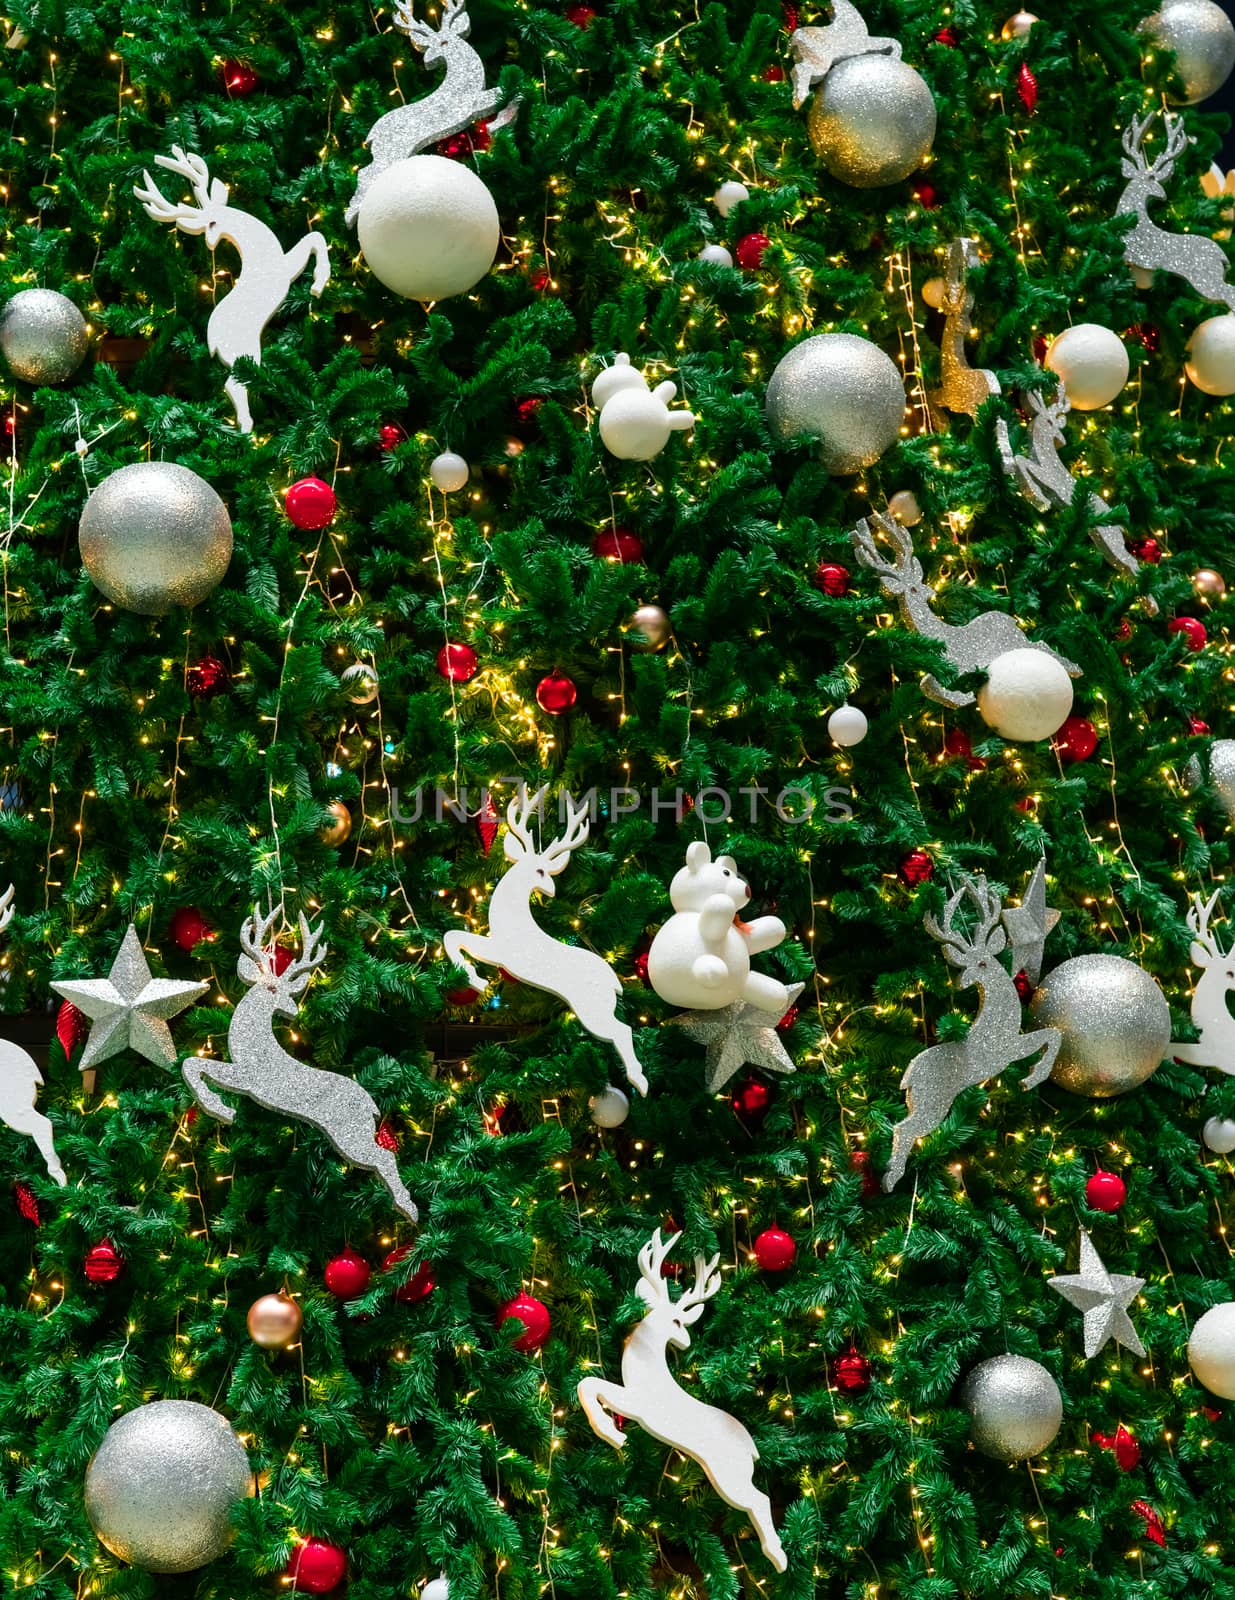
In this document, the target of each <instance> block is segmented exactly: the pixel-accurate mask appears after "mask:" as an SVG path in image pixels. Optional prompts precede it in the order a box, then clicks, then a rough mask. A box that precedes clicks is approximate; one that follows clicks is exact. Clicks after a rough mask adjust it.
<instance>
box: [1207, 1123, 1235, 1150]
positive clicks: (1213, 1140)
mask: <svg viewBox="0 0 1235 1600" xmlns="http://www.w3.org/2000/svg"><path fill="white" fill-rule="evenodd" d="M1201 1138H1202V1139H1204V1141H1205V1145H1206V1148H1207V1149H1209V1150H1212V1151H1214V1153H1215V1154H1216V1155H1220V1156H1229V1155H1230V1153H1231V1151H1232V1150H1235V1122H1232V1121H1231V1119H1230V1117H1210V1119H1209V1120H1208V1122H1206V1124H1205V1126H1204V1127H1203V1128H1202V1129H1201Z"/></svg>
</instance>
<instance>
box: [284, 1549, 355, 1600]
mask: <svg viewBox="0 0 1235 1600" xmlns="http://www.w3.org/2000/svg"><path fill="white" fill-rule="evenodd" d="M346 1571H347V1554H346V1552H345V1551H343V1550H340V1548H339V1546H338V1545H337V1544H331V1543H330V1542H329V1540H327V1539H306V1540H305V1541H304V1542H303V1544H298V1545H297V1546H296V1548H295V1549H294V1550H293V1551H292V1554H291V1558H290V1560H289V1561H288V1563H287V1576H288V1577H289V1578H290V1579H291V1581H292V1588H293V1589H301V1590H303V1591H304V1592H305V1593H306V1594H328V1593H329V1592H330V1590H331V1589H334V1588H337V1587H338V1585H339V1584H340V1583H342V1581H343V1574H344V1573H345V1572H346Z"/></svg>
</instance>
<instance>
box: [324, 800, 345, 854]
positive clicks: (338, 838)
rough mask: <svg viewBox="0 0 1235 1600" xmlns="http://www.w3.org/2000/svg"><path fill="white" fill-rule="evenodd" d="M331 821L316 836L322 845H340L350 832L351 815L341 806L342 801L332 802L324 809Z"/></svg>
mask: <svg viewBox="0 0 1235 1600" xmlns="http://www.w3.org/2000/svg"><path fill="white" fill-rule="evenodd" d="M326 809H327V810H328V811H329V812H330V815H331V817H332V818H333V821H331V822H328V823H327V824H326V826H325V827H324V828H323V829H322V830H321V832H320V833H319V834H318V836H317V837H318V838H319V839H320V840H321V841H322V843H323V844H328V845H340V844H343V843H345V842H346V840H347V839H348V838H350V836H351V832H352V814H351V812H350V811H349V810H348V809H347V807H346V806H345V805H344V804H343V802H342V800H332V801H331V802H330V804H329V805H328V806H327V807H326Z"/></svg>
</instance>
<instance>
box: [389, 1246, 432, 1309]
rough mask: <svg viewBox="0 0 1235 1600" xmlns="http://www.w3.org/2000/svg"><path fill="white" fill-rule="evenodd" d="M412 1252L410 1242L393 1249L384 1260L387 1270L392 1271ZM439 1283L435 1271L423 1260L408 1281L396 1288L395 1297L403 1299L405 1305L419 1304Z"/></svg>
mask: <svg viewBox="0 0 1235 1600" xmlns="http://www.w3.org/2000/svg"><path fill="white" fill-rule="evenodd" d="M411 1253H412V1247H411V1245H410V1244H401V1245H400V1246H399V1247H398V1249H397V1250H392V1251H391V1252H390V1254H389V1255H388V1256H387V1257H386V1259H385V1261H383V1262H382V1269H383V1271H385V1272H389V1271H391V1269H392V1268H394V1267H397V1266H399V1265H400V1263H402V1262H404V1261H406V1260H407V1258H408V1256H410V1255H411ZM436 1287H437V1285H436V1284H435V1283H434V1281H433V1271H432V1268H431V1267H430V1266H429V1263H428V1262H427V1261H422V1262H421V1263H420V1265H419V1266H418V1267H417V1268H416V1270H415V1272H413V1273H412V1275H411V1277H410V1278H409V1279H408V1280H407V1282H406V1283H401V1284H400V1285H399V1287H398V1288H397V1289H396V1290H395V1299H396V1300H401V1301H402V1302H403V1304H404V1305H405V1306H414V1305H418V1304H419V1303H420V1301H422V1300H427V1299H428V1298H429V1296H430V1295H431V1294H432V1293H433V1291H434V1289H435V1288H436Z"/></svg>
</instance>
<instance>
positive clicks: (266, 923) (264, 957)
mask: <svg viewBox="0 0 1235 1600" xmlns="http://www.w3.org/2000/svg"><path fill="white" fill-rule="evenodd" d="M279 915H280V908H279V907H278V906H276V907H275V908H274V910H273V911H272V912H271V913H270V915H269V916H268V917H263V916H262V913H261V908H260V907H258V906H254V907H253V915H252V916H251V917H249V918H247V919H246V921H245V922H244V923H243V924H242V926H241V929H240V948H241V950H243V951H244V953H245V955H246V956H248V957H249V958H250V960H252V961H253V963H254V964H255V965H256V967H257V968H258V970H259V972H261V973H263V974H265V973H266V972H268V971H269V969H270V952H269V948H268V946H267V943H266V941H267V937H268V935H269V933H270V930H271V928H273V927H274V925H275V923H276V922H277V921H278V919H279Z"/></svg>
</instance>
